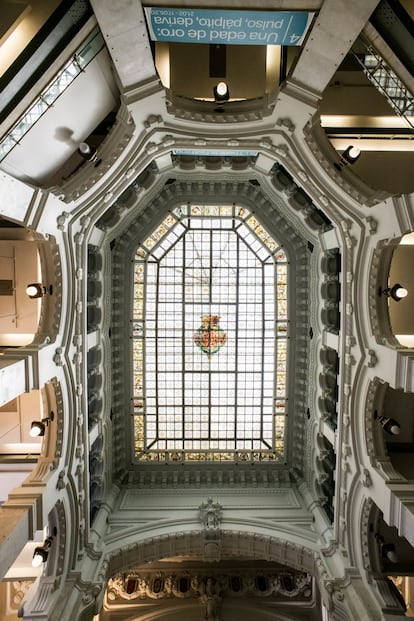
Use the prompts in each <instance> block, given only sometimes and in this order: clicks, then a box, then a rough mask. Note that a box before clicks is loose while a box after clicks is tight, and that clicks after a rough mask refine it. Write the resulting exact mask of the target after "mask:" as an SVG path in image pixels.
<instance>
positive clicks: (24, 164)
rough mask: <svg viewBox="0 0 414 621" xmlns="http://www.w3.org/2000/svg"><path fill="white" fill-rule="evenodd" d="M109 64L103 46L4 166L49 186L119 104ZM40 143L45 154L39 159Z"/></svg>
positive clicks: (26, 178)
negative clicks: (82, 142)
mask: <svg viewBox="0 0 414 621" xmlns="http://www.w3.org/2000/svg"><path fill="white" fill-rule="evenodd" d="M110 66H111V62H110V60H109V55H108V52H107V51H106V49H103V50H102V51H101V52H100V53H99V54H98V55H97V56H96V57H95V58H94V59H93V60H92V61H91V63H90V64H89V65H88V66H87V67H86V69H85V71H82V72H81V73H80V74H79V75H78V76H77V77H76V79H75V80H74V81H73V82H72V84H70V86H68V88H67V89H66V90H65V92H64V93H63V94H62V95H61V96H60V97H58V99H56V101H55V102H54V104H53V106H51V107H50V108H49V109H48V110H47V112H46V113H45V114H43V116H42V117H41V118H40V119H39V120H38V121H37V122H36V123H35V124H34V125H33V126H32V127H31V129H30V130H29V131H28V132H27V134H25V135H24V136H23V138H22V139H21V140H20V143H19V145H18V146H17V147H16V148H14V149H13V150H12V151H10V153H9V154H8V155H7V156H6V158H5V159H4V160H3V161H2V162H1V164H0V167H1V169H2V170H4V171H5V172H8V173H9V174H10V175H12V176H13V177H15V178H17V179H21V180H22V181H26V182H27V183H31V184H35V185H43V186H47V185H48V182H49V180H50V179H51V177H52V175H53V173H54V172H56V171H57V170H58V169H59V168H60V166H62V164H63V163H64V162H65V161H66V160H67V159H68V158H69V157H70V156H71V155H72V153H73V152H74V151H76V149H77V147H78V145H79V143H80V142H81V141H82V140H84V139H85V137H87V136H88V135H89V134H90V133H91V132H92V131H93V130H94V129H95V127H96V126H97V125H98V123H99V122H100V121H102V120H103V119H104V118H105V117H106V116H107V115H108V114H109V112H111V111H112V110H115V109H117V108H118V107H119V91H118V87H117V86H116V84H115V79H114V75H113V73H112V72H111V70H110ZM79 110H82V114H79ZM40 145H41V148H42V157H41V158H38V157H36V153H37V151H38V150H39V147H40Z"/></svg>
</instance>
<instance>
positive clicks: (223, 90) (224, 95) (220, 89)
mask: <svg viewBox="0 0 414 621" xmlns="http://www.w3.org/2000/svg"><path fill="white" fill-rule="evenodd" d="M213 92H214V100H215V101H228V100H229V98H230V92H229V87H228V86H227V84H226V82H219V83H218V84H217V85H216V86H215V87H214V89H213Z"/></svg>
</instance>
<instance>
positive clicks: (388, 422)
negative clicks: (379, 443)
mask: <svg viewBox="0 0 414 621" xmlns="http://www.w3.org/2000/svg"><path fill="white" fill-rule="evenodd" d="M374 418H375V419H376V420H377V421H378V422H379V424H380V425H381V427H382V428H383V430H384V431H386V432H387V433H389V434H390V435H391V436H398V435H399V433H400V431H401V427H400V424H399V423H398V422H397V421H396V420H394V419H393V418H390V417H389V416H378V412H377V411H375V412H374Z"/></svg>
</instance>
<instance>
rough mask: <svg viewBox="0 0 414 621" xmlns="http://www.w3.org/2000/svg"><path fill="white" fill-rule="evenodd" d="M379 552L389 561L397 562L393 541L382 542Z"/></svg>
mask: <svg viewBox="0 0 414 621" xmlns="http://www.w3.org/2000/svg"><path fill="white" fill-rule="evenodd" d="M381 554H382V556H383V557H384V558H386V559H387V560H388V561H390V563H398V557H397V553H396V551H395V545H394V544H393V543H383V544H382V546H381Z"/></svg>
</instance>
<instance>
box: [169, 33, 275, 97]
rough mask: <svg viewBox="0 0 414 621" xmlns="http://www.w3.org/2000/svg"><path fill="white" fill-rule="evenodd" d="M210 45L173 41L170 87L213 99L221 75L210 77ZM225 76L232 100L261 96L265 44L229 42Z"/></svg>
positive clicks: (184, 93) (187, 95) (177, 91)
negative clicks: (234, 43)
mask: <svg viewBox="0 0 414 621" xmlns="http://www.w3.org/2000/svg"><path fill="white" fill-rule="evenodd" d="M209 49H210V46H209V45H206V44H202V43H201V44H200V43H175V44H172V43H171V44H170V75H171V82H170V85H171V89H172V90H173V91H174V93H176V94H177V95H181V96H183V97H190V98H201V99H213V88H214V87H215V86H216V84H217V83H218V82H219V81H220V78H210V77H209ZM226 50H227V52H226V54H227V58H226V75H224V76H222V78H223V79H225V81H226V82H227V84H228V86H229V91H230V98H231V99H251V98H254V97H262V96H263V95H264V93H265V90H266V46H263V45H245V46H243V45H228V46H227V47H226Z"/></svg>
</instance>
